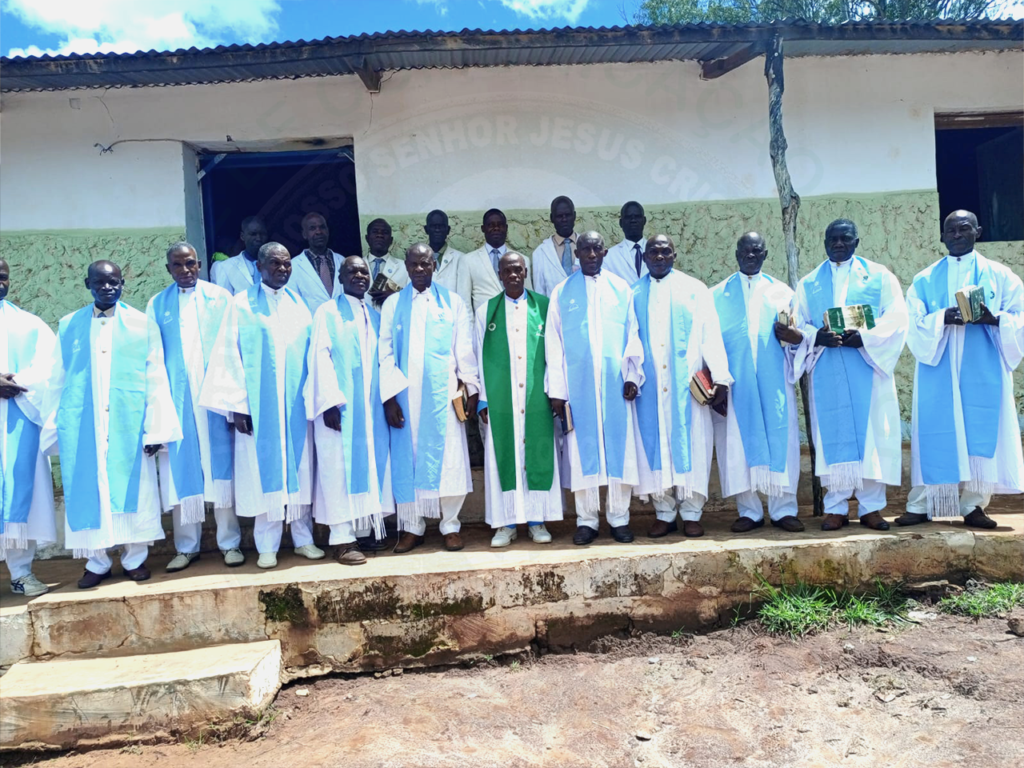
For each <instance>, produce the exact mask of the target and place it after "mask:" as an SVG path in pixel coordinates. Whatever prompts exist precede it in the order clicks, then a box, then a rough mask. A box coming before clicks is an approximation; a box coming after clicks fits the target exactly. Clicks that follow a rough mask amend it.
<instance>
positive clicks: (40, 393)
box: [0, 299, 57, 580]
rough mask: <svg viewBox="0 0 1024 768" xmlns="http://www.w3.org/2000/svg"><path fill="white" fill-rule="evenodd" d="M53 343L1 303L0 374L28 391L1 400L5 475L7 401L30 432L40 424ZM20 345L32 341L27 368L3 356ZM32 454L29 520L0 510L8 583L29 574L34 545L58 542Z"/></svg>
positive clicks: (47, 491) (45, 465)
mask: <svg viewBox="0 0 1024 768" xmlns="http://www.w3.org/2000/svg"><path fill="white" fill-rule="evenodd" d="M30 335H32V336H34V342H33V341H31V340H29V339H28V338H27V337H28V336H30ZM56 339H57V337H56V336H55V335H54V333H53V331H51V330H50V327H49V326H48V325H47V324H46V323H44V322H43V321H42V320H41V319H40V318H38V317H36V316H35V315H33V314H32V313H31V312H26V311H25V310H23V309H20V308H19V307H16V306H14V305H13V304H11V303H10V302H8V301H7V300H6V299H0V373H13V374H14V382H15V383H16V384H18V385H19V386H22V387H25V388H26V389H27V390H28V392H24V393H22V394H20V395H18V396H17V397H15V398H13V401H10V400H7V399H6V398H0V472H6V471H7V469H8V464H9V463H10V462H13V461H14V456H13V453H12V451H13V450H14V448H15V446H14V441H13V439H12V438H11V437H10V436H9V435H8V431H7V427H8V424H7V415H8V411H9V409H10V403H11V402H14V403H15V404H16V405H17V407H18V408H19V409H20V410H21V412H22V413H23V414H24V416H25V418H27V419H28V420H29V421H30V422H32V426H31V427H29V428H34V429H36V430H37V431H38V430H39V428H40V427H41V426H42V425H43V423H44V421H45V415H46V414H45V411H44V408H45V403H44V400H45V395H46V385H47V378H48V376H49V373H50V367H49V366H50V360H51V359H52V356H53V347H54V344H55V342H56ZM19 341H22V342H23V343H28V344H33V343H34V347H35V348H34V350H32V359H31V361H30V362H28V364H27V365H25V364H22V365H19V366H14V365H12V364H11V361H12V357H13V355H9V354H8V352H9V350H11V349H13V348H15V347H16V346H19ZM35 453H36V460H35V471H34V473H33V474H32V478H31V482H32V497H31V501H30V503H29V509H28V519H27V520H26V521H25V522H24V523H15V522H10V521H9V520H8V519H7V518H8V515H9V511H8V510H0V512H3V513H4V518H5V522H4V526H3V533H0V560H6V561H7V567H8V568H10V571H11V579H12V580H14V579H20V578H23V577H25V576H28V575H29V574H30V573H32V558H33V557H35V552H36V545H37V544H45V543H48V542H52V541H56V540H57V526H56V524H55V522H54V514H53V477H52V475H51V473H50V460H49V458H47V457H46V456H44V455H43V452H42V451H41V450H36V452H35ZM11 481H13V478H11ZM0 502H2V499H0Z"/></svg>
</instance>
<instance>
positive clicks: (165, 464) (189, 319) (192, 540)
mask: <svg viewBox="0 0 1024 768" xmlns="http://www.w3.org/2000/svg"><path fill="white" fill-rule="evenodd" d="M202 285H203V288H202V289H201V290H203V291H204V292H206V293H208V294H210V295H213V296H216V295H217V289H218V288H219V286H215V285H212V284H210V283H205V282H203V283H202ZM223 293H226V291H223ZM155 299H156V297H154V298H153V299H150V300H149V303H148V304H147V305H146V316H147V317H148V318H149V320H150V322H152V323H154V324H158V323H159V322H160V320H162V319H163V318H159V319H158V318H157V317H156V310H155V309H154V306H153V305H154V301H155ZM227 300H228V301H230V300H231V299H230V297H228V299H227ZM178 323H179V326H180V332H181V349H182V352H183V353H184V357H185V369H186V373H187V375H188V388H189V393H190V395H191V397H192V415H193V420H194V421H195V428H196V436H197V437H198V438H199V460H200V464H201V465H202V468H203V485H204V489H203V496H204V498H205V500H206V501H207V502H211V503H213V505H214V509H213V515H214V519H215V520H216V522H217V548H218V549H220V550H221V551H222V552H227V551H228V550H229V549H239V548H240V547H241V545H242V531H241V529H240V528H239V527H238V517H237V516H236V515H235V510H234V508H233V488H232V481H231V480H219V481H218V480H214V474H213V468H212V461H211V450H210V423H209V419H208V418H207V410H206V408H204V407H202V406H201V405H200V404H199V395H200V392H201V391H202V388H203V381H204V380H205V378H206V360H205V358H204V355H203V348H204V347H206V348H207V349H209V347H211V346H212V345H213V344H214V342H215V341H216V339H217V337H218V335H219V333H220V328H211V327H209V322H208V320H207V318H206V302H205V300H204V298H203V296H200V295H197V293H196V289H195V288H179V289H178ZM158 341H159V339H158ZM157 456H158V459H159V465H160V499H161V501H162V503H163V509H164V512H170V513H171V520H172V525H173V530H174V549H175V551H176V552H179V553H183V554H192V553H195V552H198V551H199V544H200V539H201V537H202V533H203V524H202V523H200V522H195V523H189V522H184V521H183V520H182V512H181V500H180V499H179V498H178V491H177V489H176V488H175V486H174V475H173V473H172V472H171V462H170V455H169V453H168V451H167V448H166V446H165V447H164V448H162V449H161V450H160V453H159V454H157Z"/></svg>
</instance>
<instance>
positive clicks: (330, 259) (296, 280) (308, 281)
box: [288, 248, 345, 315]
mask: <svg viewBox="0 0 1024 768" xmlns="http://www.w3.org/2000/svg"><path fill="white" fill-rule="evenodd" d="M314 258H316V257H315V256H313V254H312V252H311V251H310V250H309V249H308V248H307V249H306V250H304V251H303V252H302V253H300V254H299V255H298V256H296V257H295V258H293V259H292V276H291V277H290V278H288V288H289V289H291V290H292V291H293V292H295V293H297V294H298V295H299V297H300V298H301V299H302V300H303V301H304V302H306V306H307V307H309V314H311V315H315V314H316V311H317V310H318V309H319V308H320V306H321V305H322V304H324V303H326V302H327V301H330V300H331V299H336V298H338V297H339V296H340V295H341V294H342V292H343V289H342V286H341V282H340V281H339V280H338V270H339V269H341V263H342V262H343V261H344V260H345V257H344V256H342V255H341V254H337V253H335V252H334V251H332V250H331V249H330V248H328V249H327V253H326V254H324V257H323V258H324V259H325V261H324V262H323V263H324V264H325V266H326V268H327V269H329V270H330V273H331V277H330V280H329V281H328V282H329V284H330V286H331V290H330V292H328V291H327V287H326V286H325V285H324V281H323V278H321V277H320V274H319V273H318V272H317V271H316V268H315V267H314V266H313V259H314Z"/></svg>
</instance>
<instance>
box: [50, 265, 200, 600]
mask: <svg viewBox="0 0 1024 768" xmlns="http://www.w3.org/2000/svg"><path fill="white" fill-rule="evenodd" d="M124 284H125V283H124V278H123V277H122V276H121V268H120V267H119V266H117V265H116V264H114V263H112V262H110V261H96V262H93V263H92V264H91V265H89V270H88V272H87V274H86V278H85V286H86V288H88V289H89V291H90V292H91V293H92V296H93V303H92V304H90V305H89V306H87V307H84V308H82V309H80V310H78V311H77V312H73V313H72V314H70V315H67V316H65V317H63V318H62V319H61V321H60V325H59V327H58V330H57V336H58V343H57V345H56V347H55V348H54V354H53V362H52V367H51V370H50V380H49V391H48V393H47V401H48V403H49V407H48V409H47V410H48V411H49V414H50V415H49V418H48V419H47V422H46V426H45V427H44V428H43V432H42V435H41V437H40V443H41V446H42V448H43V450H44V451H45V452H46V453H47V454H48V455H53V454H56V453H59V454H60V467H61V477H62V479H63V482H64V499H65V503H66V507H67V509H66V514H65V535H64V545H65V547H67V548H68V549H70V550H72V552H74V553H75V557H85V558H87V562H86V564H85V574H84V575H83V576H82V578H81V579H79V581H78V586H79V588H80V589H90V588H92V587H96V586H98V585H99V584H100V583H101V582H102V581H104V580H105V579H107V578H109V577H110V576H111V566H112V563H111V559H110V554H109V553H108V550H110V549H113V548H121V550H122V552H121V568H122V570H123V571H124V575H125V576H127V577H128V578H129V579H131V580H132V581H145V580H147V579H148V578H149V577H150V573H149V570H148V569H147V568H146V565H145V562H146V556H147V554H148V553H149V545H150V544H151V543H152V542H154V541H156V540H158V539H162V538H164V529H163V525H162V524H161V522H160V511H161V510H160V491H159V488H158V486H157V469H156V454H157V452H158V451H159V450H160V448H161V447H162V446H163V445H166V444H168V443H174V442H177V441H178V440H180V439H181V425H180V424H179V422H178V416H177V412H176V411H175V408H174V402H173V400H172V398H171V390H170V386H169V384H168V381H167V370H166V368H165V367H164V353H163V345H162V344H161V343H160V329H159V328H158V327H157V324H156V323H155V322H153V321H152V320H151V319H149V318H148V317H146V315H145V314H144V313H142V312H139V311H138V310H137V309H133V308H132V307H129V306H128V305H127V304H125V303H124V302H122V301H121V300H120V299H121V292H122V291H123V290H124Z"/></svg>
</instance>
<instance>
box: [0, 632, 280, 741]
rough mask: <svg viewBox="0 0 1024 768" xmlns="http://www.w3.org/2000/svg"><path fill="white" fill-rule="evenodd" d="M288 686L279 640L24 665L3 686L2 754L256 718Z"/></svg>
mask: <svg viewBox="0 0 1024 768" xmlns="http://www.w3.org/2000/svg"><path fill="white" fill-rule="evenodd" d="M280 685H281V644H280V642H278V641H277V640H264V641H262V642H256V643H239V644H232V645H219V646H213V647H209V648H200V649H197V650H191V651H179V652H176V653H156V654H144V655H139V656H126V657H120V658H102V659H78V660H73V661H71V660H63V659H54V660H51V661H45V662H21V663H18V664H15V665H14V666H13V667H11V669H10V671H9V672H8V673H7V674H6V675H5V676H4V677H3V679H2V680H0V711H2V712H3V717H2V718H0V748H3V749H11V748H21V747H36V746H39V747H48V748H69V747H72V746H79V747H81V746H85V745H89V744H98V743H117V742H121V741H128V740H131V739H132V738H133V737H135V738H137V737H139V736H141V735H146V736H148V737H152V736H153V735H154V734H158V733H160V732H161V731H163V730H167V729H171V728H173V729H174V730H184V729H188V728H190V727H192V726H196V725H199V724H202V723H208V722H213V721H219V720H223V719H225V718H229V717H231V716H233V715H254V714H256V713H258V712H259V711H261V710H262V709H263V708H264V707H266V706H267V705H268V704H269V703H270V702H271V701H272V700H273V698H274V696H275V695H276V694H277V691H278V689H279V688H280Z"/></svg>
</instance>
